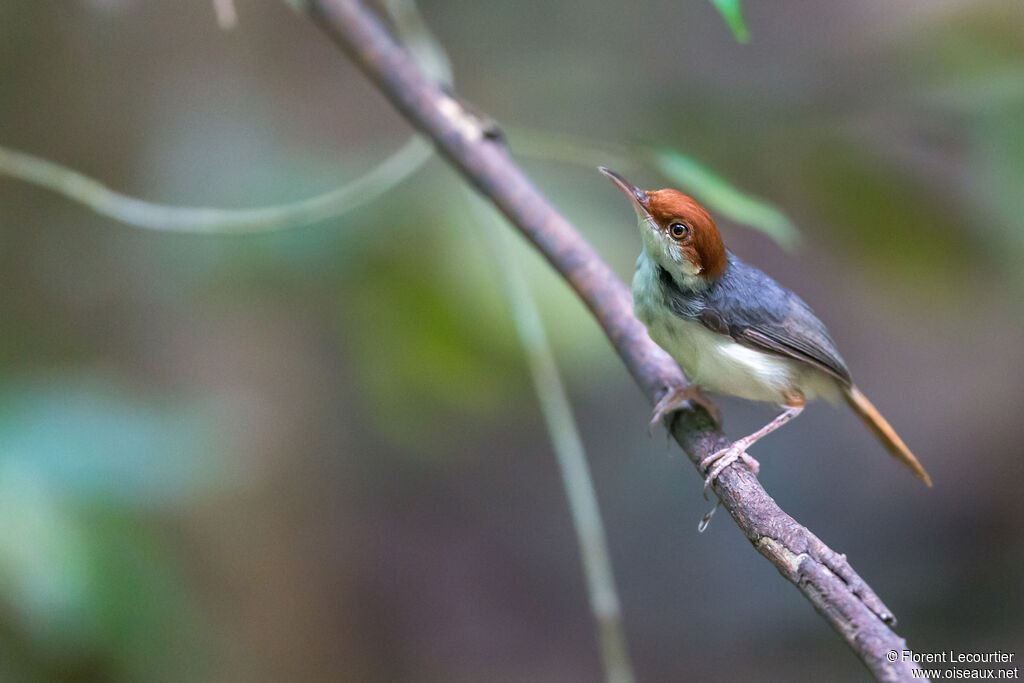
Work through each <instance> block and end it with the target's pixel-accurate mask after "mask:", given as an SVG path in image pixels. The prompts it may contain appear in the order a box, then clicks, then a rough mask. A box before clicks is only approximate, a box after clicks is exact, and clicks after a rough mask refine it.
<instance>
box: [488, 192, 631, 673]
mask: <svg viewBox="0 0 1024 683" xmlns="http://www.w3.org/2000/svg"><path fill="white" fill-rule="evenodd" d="M470 201H471V206H472V207H473V209H474V213H475V214H476V216H478V217H479V218H478V219H477V220H478V222H479V223H480V224H481V225H483V226H486V227H488V228H490V227H491V226H490V225H488V224H490V223H496V222H497V221H496V220H495V219H494V216H493V213H492V212H491V211H488V210H487V209H486V207H484V206H483V205H482V203H481V200H480V199H478V198H477V197H471V198H470ZM495 227H500V226H495ZM484 237H485V238H486V239H488V241H489V242H490V245H491V247H492V249H491V252H492V254H493V255H494V260H495V261H497V263H498V270H499V271H500V273H501V280H502V288H503V289H504V290H505V295H506V297H507V299H508V301H509V305H510V307H511V309H512V317H513V319H514V321H515V328H516V333H517V335H518V336H519V342H520V344H521V345H522V347H523V353H524V354H525V356H526V361H527V364H528V365H529V367H530V377H531V379H532V380H533V386H534V390H535V391H536V393H537V401H538V403H539V404H540V409H541V413H542V414H543V416H544V422H545V425H546V426H547V430H548V437H549V438H550V439H551V445H552V448H553V450H554V452H555V458H556V460H557V461H558V469H559V472H560V473H561V475H562V485H563V487H564V488H565V496H566V498H567V499H568V501H569V512H570V514H571V516H572V523H573V528H574V529H575V532H576V540H577V542H578V543H579V548H580V561H581V563H582V565H583V575H584V577H585V578H586V581H587V596H588V598H589V601H590V611H591V613H592V614H593V616H594V621H595V623H596V626H597V636H598V649H599V650H600V652H601V662H602V665H603V666H604V673H605V680H606V681H607V682H608V683H633V682H634V681H635V680H636V676H635V675H634V674H633V667H632V665H631V664H630V661H629V648H628V646H627V643H626V634H625V629H623V626H622V609H621V606H620V602H619V595H618V592H617V591H616V589H615V576H614V572H613V571H612V561H611V555H610V553H609V552H608V538H607V535H606V534H605V531H604V524H603V522H602V521H601V511H600V508H599V507H598V503H597V492H596V491H595V489H594V482H593V479H592V478H591V476H590V466H589V465H588V464H587V455H586V451H585V450H584V448H583V439H582V438H580V432H579V429H578V428H577V426H576V420H575V418H574V417H573V414H572V406H571V404H570V403H569V397H568V395H567V394H566V391H565V385H563V384H562V379H561V377H560V376H559V372H558V365H557V363H556V362H555V355H554V353H553V352H552V349H551V345H550V344H549V343H548V337H547V333H546V332H545V330H544V323H543V321H541V318H540V313H539V312H538V310H537V304H536V302H535V301H534V298H533V295H532V294H531V293H530V287H529V285H528V284H527V282H526V278H525V276H524V275H523V270H522V266H521V265H520V263H519V260H518V258H517V256H516V253H515V250H514V248H513V245H512V244H511V240H510V239H509V237H508V236H507V235H506V234H505V231H503V230H500V229H488V230H486V234H485V235H484Z"/></svg>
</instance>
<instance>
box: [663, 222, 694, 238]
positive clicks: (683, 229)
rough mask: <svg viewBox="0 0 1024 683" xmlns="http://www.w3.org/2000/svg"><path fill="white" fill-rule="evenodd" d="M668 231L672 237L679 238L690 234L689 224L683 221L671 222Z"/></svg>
mask: <svg viewBox="0 0 1024 683" xmlns="http://www.w3.org/2000/svg"><path fill="white" fill-rule="evenodd" d="M668 233H669V234H670V235H672V239H674V240H681V239H683V238H685V237H686V236H687V235H689V234H690V226H689V225H686V224H685V223H673V224H672V225H670V226H668Z"/></svg>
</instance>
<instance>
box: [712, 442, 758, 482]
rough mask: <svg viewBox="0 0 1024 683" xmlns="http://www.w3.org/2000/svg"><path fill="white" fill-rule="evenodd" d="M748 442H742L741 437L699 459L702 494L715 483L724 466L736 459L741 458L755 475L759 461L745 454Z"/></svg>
mask: <svg viewBox="0 0 1024 683" xmlns="http://www.w3.org/2000/svg"><path fill="white" fill-rule="evenodd" d="M749 446H750V444H747V443H744V442H743V439H740V440H739V441H736V442H734V443H733V444H732V445H730V446H728V447H727V448H723V449H722V450H720V451H717V452H715V453H712V454H711V455H709V456H708V457H706V458H704V459H703V460H701V461H700V468H701V469H702V470H703V471H704V472H705V474H706V476H705V478H704V495H705V496H707V494H708V489H709V488H711V485H712V484H714V483H715V480H716V479H718V475H720V474H721V473H722V472H723V471H724V470H725V468H726V467H728V466H729V465H731V464H733V463H734V462H736V461H737V460H742V461H743V462H744V463H746V465H747V467H749V468H750V471H751V472H753V473H754V475H755V476H756V475H757V473H758V472H760V471H761V463H759V462H758V461H757V460H755V459H754V458H753V457H752V456H750V455H748V454H747V448H748V447H749Z"/></svg>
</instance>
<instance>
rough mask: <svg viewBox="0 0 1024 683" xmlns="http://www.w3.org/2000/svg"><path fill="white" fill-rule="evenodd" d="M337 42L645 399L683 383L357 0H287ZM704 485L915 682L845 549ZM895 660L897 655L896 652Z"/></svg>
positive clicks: (895, 672) (470, 117)
mask: <svg viewBox="0 0 1024 683" xmlns="http://www.w3.org/2000/svg"><path fill="white" fill-rule="evenodd" d="M288 2H289V3H290V4H292V5H293V6H295V7H296V8H298V9H300V10H303V11H304V12H305V13H306V14H307V15H308V16H309V17H310V19H312V20H313V21H314V22H315V23H316V24H317V25H318V26H319V27H320V28H321V29H322V30H323V31H324V32H325V33H327V34H328V35H329V36H330V37H331V38H332V39H333V40H334V41H335V42H336V43H337V44H338V45H339V46H340V47H341V48H342V49H344V50H345V51H346V52H347V53H348V54H349V55H350V56H351V57H352V59H353V60H354V61H355V63H356V64H357V65H359V67H360V68H361V69H362V70H363V71H364V72H365V73H366V74H367V76H369V77H370V78H371V79H372V80H373V81H374V83H376V85H377V86H378V88H380V90H381V91H382V92H383V93H384V94H385V95H386V96H387V97H388V99H389V100H390V101H391V103H392V104H393V105H394V106H395V107H396V108H397V109H398V110H399V111H401V112H402V113H403V114H404V115H405V116H406V118H407V119H408V120H409V121H410V122H411V123H412V124H413V125H414V126H416V127H417V128H418V129H420V130H421V131H422V132H423V133H425V134H426V135H428V136H429V137H430V138H431V139H433V140H434V143H435V145H436V147H437V149H438V151H440V152H441V153H442V154H443V155H444V156H445V157H446V158H447V159H448V160H449V161H450V162H451V164H452V165H453V166H454V167H455V168H457V169H458V170H459V172H460V173H462V175H463V176H464V177H465V178H466V180H467V181H469V182H470V183H471V184H472V185H473V186H474V187H476V188H477V189H478V190H479V191H480V192H481V193H482V194H483V195H484V196H486V197H487V198H488V199H490V201H491V202H492V203H493V204H494V205H495V206H496V207H497V208H498V209H499V210H500V211H501V212H502V213H504V214H505V216H506V217H507V218H508V219H509V220H510V221H511V222H512V223H513V224H514V225H515V226H516V227H517V228H518V229H519V230H520V231H521V232H522V233H523V234H524V235H525V236H526V237H527V238H528V239H529V240H530V241H531V242H533V244H534V245H535V246H536V247H537V248H538V249H539V250H540V251H541V253H543V254H544V256H545V257H546V258H547V259H548V261H549V262H550V263H551V264H552V266H554V268H555V269H556V270H557V271H558V272H559V273H560V274H561V275H562V276H563V277H564V278H565V280H566V281H567V282H568V283H569V285H570V286H572V288H573V289H574V290H575V291H576V292H577V294H578V295H579V296H580V298H581V299H582V300H583V302H584V303H585V304H586V305H587V307H588V308H589V309H590V310H591V312H592V313H593V314H594V316H595V317H596V318H597V320H598V322H599V323H600V324H601V327H602V328H603V329H604V331H605V334H606V335H607V336H608V338H609V339H610V340H611V342H612V345H613V346H614V347H615V350H616V351H617V353H618V354H619V356H620V358H621V359H622V361H623V363H624V364H625V365H626V367H627V368H628V369H629V371H630V373H631V374H632V375H633V377H634V379H635V380H636V382H637V383H638V384H639V385H640V387H641V389H643V391H644V393H645V395H646V396H647V398H648V399H649V400H650V401H652V402H654V401H656V400H657V399H659V398H660V397H662V396H663V395H664V394H665V393H666V392H667V391H670V390H672V389H674V388H676V387H679V386H683V385H685V383H686V380H685V378H684V377H683V375H682V372H681V371H680V370H679V368H678V366H677V365H676V364H675V363H674V362H673V361H672V360H671V358H669V356H668V355H667V354H666V353H665V352H664V351H663V350H662V349H661V348H659V347H658V346H656V345H655V344H654V343H653V342H652V341H651V340H650V338H649V337H648V336H647V333H646V331H645V330H644V328H643V326H642V325H641V324H640V322H639V321H637V320H636V318H634V317H633V314H632V311H631V307H632V306H631V297H630V295H629V291H628V290H627V289H626V287H625V285H623V284H622V282H621V281H620V280H619V279H618V278H617V277H616V276H615V274H614V272H613V271H612V270H611V269H610V268H609V267H608V266H607V265H606V264H605V263H604V261H602V260H601V258H600V256H599V255H598V254H597V252H596V251H595V250H594V249H593V248H592V247H591V246H590V245H589V244H588V243H587V242H586V241H585V240H584V239H583V238H582V236H580V234H579V233H578V232H577V231H576V230H575V229H574V228H573V227H572V226H571V225H570V224H569V222H568V221H567V220H566V219H565V218H564V217H562V216H561V215H560V214H559V213H558V212H557V211H555V209H554V208H553V207H552V205H551V204H550V202H548V200H547V199H546V198H545V197H544V196H543V195H542V194H541V193H540V192H538V191H537V189H536V188H535V187H534V186H533V185H532V183H530V181H529V180H528V179H527V178H526V176H525V175H524V174H523V173H522V171H521V170H520V169H519V168H518V167H517V166H516V165H515V163H514V162H513V161H512V159H511V157H510V156H509V154H508V152H507V150H506V149H505V148H504V146H503V145H502V144H501V142H500V140H499V139H497V137H496V136H495V135H493V131H489V130H485V129H484V128H483V126H482V125H481V120H480V118H479V117H478V116H476V115H474V114H472V113H471V112H470V111H468V110H467V109H466V108H465V107H464V106H463V105H462V104H461V103H460V101H458V100H456V99H455V98H453V97H452V96H450V95H448V94H447V93H445V92H444V90H443V89H442V88H440V87H439V86H438V85H437V84H436V83H434V82H433V81H431V80H430V79H428V78H427V77H426V76H425V75H424V74H423V73H422V72H421V71H420V70H419V68H418V67H417V66H416V64H415V63H414V61H413V60H412V59H411V58H410V57H409V55H408V54H407V53H406V52H405V51H404V50H402V49H401V48H400V47H399V46H398V45H397V44H396V43H395V41H394V40H393V39H392V38H391V36H390V35H388V33H387V31H386V30H385V29H384V27H383V26H382V25H381V24H380V22H379V21H378V19H377V18H376V17H375V16H374V15H373V13H372V12H370V11H369V10H368V9H367V8H366V7H365V6H364V4H363V3H362V2H360V1H359V0H288ZM672 434H673V436H674V437H675V438H676V440H677V441H678V442H679V444H680V446H682V447H683V449H684V450H685V451H686V453H687V455H688V456H689V457H690V459H691V460H692V461H693V462H694V465H695V466H696V465H697V464H698V463H699V462H700V460H701V459H702V458H703V457H704V456H705V455H707V454H709V453H711V452H714V451H716V450H718V449H720V448H722V447H724V446H725V445H726V444H727V443H728V441H727V439H726V438H725V436H724V435H723V434H722V433H721V432H720V431H717V429H716V428H715V425H714V423H713V421H712V420H711V418H710V417H709V416H708V415H707V413H706V412H704V411H703V410H702V409H699V408H696V409H692V410H686V411H682V412H680V413H679V414H678V416H677V419H675V420H674V421H673V425H672ZM714 490H715V492H716V493H717V494H718V496H719V498H720V499H721V500H722V503H723V505H724V506H725V508H726V509H727V510H728V511H729V514H731V515H732V517H733V519H734V520H735V521H736V523H737V524H738V525H739V527H740V528H741V529H742V530H743V532H744V534H746V536H747V538H748V539H749V540H750V541H751V543H753V544H754V547H756V548H757V549H758V551H759V552H760V553H761V554H762V555H764V556H765V557H766V558H768V560H769V561H770V562H771V563H772V564H773V565H774V566H775V567H776V568H777V569H778V570H779V572H780V573H781V574H782V575H783V576H784V577H786V578H787V579H788V580H790V581H791V582H793V584H794V585H796V587H797V588H798V589H799V590H800V591H801V592H802V593H803V594H804V595H805V596H806V597H807V599H808V600H810V602H811V603H812V604H813V605H814V607H815V609H817V610H818V612H819V613H820V614H821V615H822V617H823V618H824V619H825V620H826V621H827V622H828V623H829V624H830V625H831V626H832V627H833V628H834V629H835V630H836V631H837V632H838V633H839V634H840V636H842V637H843V639H844V640H845V641H846V642H847V644H848V645H849V646H850V648H851V649H852V650H853V651H854V653H856V655H857V656H858V657H859V658H860V659H861V661H862V662H864V664H865V665H866V666H867V667H868V669H869V670H870V671H871V673H872V674H873V675H874V676H875V677H876V678H877V679H878V680H879V681H887V682H888V681H910V680H920V679H915V678H914V677H913V674H912V673H911V668H912V667H911V665H910V664H909V663H904V662H903V661H896V662H889V661H888V660H887V658H886V653H887V652H888V651H889V650H895V651H897V652H901V651H902V650H903V649H904V648H905V647H906V645H905V642H904V641H903V639H901V638H900V637H899V636H897V635H896V634H895V633H894V632H893V631H892V630H891V629H890V628H889V625H890V624H893V623H895V619H894V618H893V616H892V613H891V612H890V611H889V610H888V608H886V607H885V605H883V604H882V602H881V600H880V599H879V598H878V596H876V595H875V593H874V592H873V591H872V590H871V588H870V586H868V585H867V584H866V583H865V582H864V581H863V580H862V579H861V578H860V577H859V576H858V575H857V574H856V572H854V570H853V568H852V567H850V565H849V564H848V563H847V561H846V558H845V557H844V556H842V555H840V554H838V553H836V552H834V551H832V550H831V549H829V548H828V547H827V546H826V545H825V544H824V543H822V542H821V541H820V540H819V539H818V538H817V537H816V536H814V534H812V533H811V532H810V531H808V530H807V529H806V528H804V527H803V526H801V525H800V524H799V523H797V522H796V520H794V519H793V518H792V517H790V516H789V515H787V514H786V513H784V512H783V511H782V510H781V509H780V508H779V507H778V505H776V503H775V501H774V500H772V498H771V497H770V496H769V495H768V494H767V493H766V492H765V491H764V489H763V488H762V487H761V485H760V483H759V482H758V480H757V477H755V476H754V475H753V474H752V473H751V472H750V471H749V470H747V469H746V468H745V467H742V466H731V467H729V468H727V469H726V470H725V471H724V472H723V473H722V474H721V476H719V478H718V480H717V482H716V484H715V487H714ZM896 659H897V660H902V659H903V658H902V657H897V658H896Z"/></svg>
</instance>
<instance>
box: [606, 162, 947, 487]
mask: <svg viewBox="0 0 1024 683" xmlns="http://www.w3.org/2000/svg"><path fill="white" fill-rule="evenodd" d="M598 170H599V171H600V172H601V173H603V174H604V175H605V176H607V177H608V178H609V179H610V180H611V181H612V182H613V183H614V184H615V186H616V187H618V188H619V190H621V191H622V192H623V194H625V195H626V196H627V197H628V198H629V200H630V202H631V204H632V205H633V209H634V210H635V211H636V216H637V222H638V226H639V230H640V236H641V241H642V244H643V248H642V250H641V252H640V256H639V258H638V259H637V262H636V270H635V271H634V274H633V282H632V293H633V313H634V315H636V317H637V318H638V319H639V320H640V321H641V322H642V323H643V324H644V325H645V326H646V328H647V333H648V336H650V338H651V339H652V340H653V341H654V342H655V343H656V344H658V346H660V347H661V348H663V349H664V350H665V351H666V352H668V354H669V355H670V356H671V357H672V358H673V359H674V360H675V361H676V363H678V364H679V366H680V368H681V369H682V370H683V372H684V373H685V374H686V376H687V378H689V380H690V382H691V384H690V385H689V386H687V387H684V388H680V389H677V390H675V391H672V392H670V393H668V394H667V395H666V396H665V397H664V398H662V399H661V400H660V401H659V402H658V404H657V405H656V406H655V408H654V416H653V418H652V419H651V425H656V424H659V423H661V422H662V421H663V419H664V418H665V417H667V416H669V415H671V414H673V413H674V412H675V411H676V410H678V409H679V408H681V407H683V406H684V405H685V404H686V403H687V402H688V401H690V402H693V403H697V404H699V405H702V406H703V407H704V408H705V409H707V411H708V412H709V414H711V416H712V417H713V418H714V419H715V421H716V422H717V423H719V424H721V422H722V419H721V411H719V410H718V408H717V407H716V406H715V404H714V402H713V401H711V399H710V398H709V397H708V395H707V394H706V393H705V392H706V391H709V392H713V393H717V394H725V395H730V396H738V397H740V398H743V399H748V400H751V401H762V402H769V403H775V404H777V405H778V406H779V407H780V408H781V409H782V412H781V413H779V414H778V415H777V416H776V417H775V418H774V419H773V420H771V421H770V422H769V423H768V424H766V425H765V426H763V427H761V428H760V429H758V430H757V431H755V432H753V433H751V434H748V435H747V436H744V437H742V438H740V439H737V440H736V441H734V442H733V443H732V444H731V445H729V446H727V447H726V448H723V449H721V450H719V451H717V452H715V453H712V454H711V455H709V456H707V457H706V458H704V459H703V460H702V461H701V463H700V466H701V471H702V472H704V474H705V475H706V476H705V480H704V489H705V492H706V491H707V489H708V488H709V487H710V486H711V485H712V484H713V483H714V481H715V480H716V479H717V478H718V476H719V475H720V474H721V473H722V471H724V470H725V468H726V467H728V466H729V465H731V464H733V463H734V462H736V461H737V460H742V461H743V462H745V463H746V464H747V466H748V467H750V469H751V470H752V471H753V472H754V474H755V475H756V474H757V473H758V471H759V470H760V465H759V464H758V462H757V461H756V460H755V459H754V458H752V457H751V456H750V455H748V454H747V449H748V448H750V447H751V446H752V445H753V444H755V443H756V442H757V441H759V440H760V439H762V438H764V437H765V436H767V435H768V434H770V433H772V432H774V431H775V430H776V429H778V428H779V427H781V426H782V425H784V424H786V423H787V422H789V421H790V420H792V419H793V418H795V417H796V416H798V415H799V414H800V413H801V412H802V411H803V409H804V406H805V405H806V404H807V402H808V401H810V400H813V399H816V398H823V399H825V400H827V401H829V402H830V403H833V404H835V403H838V401H839V399H840V398H842V399H845V400H846V402H847V403H848V404H849V405H850V407H851V408H852V409H853V411H854V413H856V414H857V415H858V416H859V417H860V418H861V419H862V420H863V421H864V423H865V424H866V425H867V426H868V427H869V428H870V429H871V430H872V431H873V432H874V433H875V435H876V436H877V437H878V438H879V440H880V441H881V442H882V444H883V445H884V446H885V448H886V449H887V450H888V451H889V453H891V454H892V455H893V456H894V457H895V458H896V459H897V460H899V461H900V462H902V463H903V464H904V465H906V466H907V467H909V468H910V470H911V471H912V472H913V473H914V474H915V475H916V476H917V477H918V478H920V479H921V480H922V481H924V483H925V484H927V485H928V486H931V485H932V482H931V477H929V476H928V473H927V472H926V471H925V469H924V467H922V466H921V463H920V462H919V461H918V460H917V458H916V457H914V454H913V453H912V452H911V451H910V449H909V448H908V447H907V446H906V444H904V443H903V440H902V439H900V437H899V435H898V434H897V433H896V430H894V429H893V428H892V426H891V425H890V424H889V423H888V422H887V421H886V420H885V418H884V417H882V415H881V413H879V412H878V410H877V409H876V408H875V407H874V406H873V405H872V404H871V402H870V401H869V400H868V399H867V397H866V396H864V394H863V393H861V391H860V390H859V389H858V388H857V386H856V385H855V384H854V383H853V379H852V377H851V376H850V371H849V369H848V368H847V367H846V363H845V362H844V361H843V358H842V356H840V355H839V351H838V350H837V349H836V344H835V342H833V341H832V337H831V336H830V335H829V333H828V330H827V329H826V328H825V324H824V323H822V322H821V320H819V319H818V317H817V316H816V315H815V314H814V312H813V311H812V310H811V308H810V306H808V305H807V304H806V303H804V301H803V299H801V298H800V297H799V296H797V295H796V294H794V293H793V292H791V291H790V290H788V289H786V288H784V287H782V286H781V285H779V284H778V283H777V282H775V280H773V279H772V278H771V277H769V276H768V275H766V274H765V273H764V272H762V271H761V270H759V269H757V268H755V267H754V266H752V265H750V264H748V263H746V262H744V261H743V260H742V259H740V258H739V257H738V256H736V254H734V253H732V252H731V251H730V250H728V249H726V248H725V245H724V243H723V242H722V236H721V233H719V231H718V226H717V225H716V224H715V221H714V219H713V218H712V217H711V214H709V213H708V211H707V210H706V209H705V208H704V207H703V206H701V205H700V204H699V203H698V202H697V201H696V200H695V199H693V198H692V197H690V196H688V195H686V194H684V193H682V192H680V191H678V190H674V189H662V190H652V191H647V190H641V189H640V188H638V187H636V186H635V185H633V184H632V183H630V182H629V181H627V180H626V179H625V178H623V177H622V176H621V175H619V174H618V173H616V172H614V171H611V170H609V169H607V168H605V167H604V166H599V167H598Z"/></svg>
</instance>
